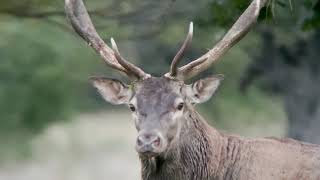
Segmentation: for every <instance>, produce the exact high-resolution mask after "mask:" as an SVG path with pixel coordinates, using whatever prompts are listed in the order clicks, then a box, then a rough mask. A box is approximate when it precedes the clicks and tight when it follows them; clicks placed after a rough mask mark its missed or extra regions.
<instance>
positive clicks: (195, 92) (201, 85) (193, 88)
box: [186, 74, 223, 103]
mask: <svg viewBox="0 0 320 180" xmlns="http://www.w3.org/2000/svg"><path fill="white" fill-rule="evenodd" d="M221 80H223V75H222V74H218V75H213V76H210V77H207V78H204V79H200V80H198V81H196V82H194V83H193V84H190V85H187V86H186V95H187V97H188V98H189V99H190V100H191V102H192V103H203V102H206V101H207V100H209V99H210V98H211V96H212V95H213V94H214V92H215V91H216V90H217V89H218V86H219V85H220V82H221Z"/></svg>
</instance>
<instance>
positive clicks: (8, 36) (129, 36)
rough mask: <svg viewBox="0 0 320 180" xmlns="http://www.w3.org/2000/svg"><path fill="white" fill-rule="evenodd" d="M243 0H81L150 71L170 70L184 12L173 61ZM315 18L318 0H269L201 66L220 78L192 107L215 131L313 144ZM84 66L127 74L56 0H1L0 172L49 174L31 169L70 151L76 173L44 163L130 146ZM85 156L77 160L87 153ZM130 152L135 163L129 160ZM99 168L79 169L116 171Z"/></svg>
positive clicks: (318, 23) (318, 106)
mask: <svg viewBox="0 0 320 180" xmlns="http://www.w3.org/2000/svg"><path fill="white" fill-rule="evenodd" d="M249 3H250V1H248V0H198V1H196V2H195V1H193V0H163V1H156V0H153V1H150V0H131V1H128V0H90V1H86V5H87V8H88V10H89V12H90V14H91V16H92V19H93V21H94V24H95V25H96V27H97V29H98V31H99V33H100V34H101V36H102V37H103V38H104V39H106V42H107V43H109V42H108V39H109V38H110V37H114V38H115V39H116V40H117V42H118V46H119V48H120V51H121V53H122V55H123V56H124V57H125V58H126V59H129V60H130V61H131V62H134V63H135V64H137V65H138V66H140V67H142V68H143V69H144V70H145V71H147V72H149V73H151V74H153V75H158V76H160V75H162V74H164V73H165V72H167V71H168V70H169V65H170V62H171V59H172V58H173V56H174V55H175V53H176V52H177V50H178V49H179V46H180V44H181V42H182V41H183V40H184V37H185V34H186V32H187V27H188V24H189V22H190V21H193V22H194V24H195V27H194V28H195V31H194V41H193V44H192V47H191V48H190V50H189V51H188V53H187V55H186V56H185V59H184V62H183V63H187V62H188V61H190V60H192V59H194V58H196V57H198V56H200V55H201V54H203V53H205V52H206V51H207V50H208V49H209V48H211V47H213V45H214V43H215V42H217V41H218V40H219V39H220V38H221V37H222V36H223V34H224V33H225V32H226V30H227V29H228V28H229V27H230V26H231V25H232V23H233V22H234V21H235V20H236V19H237V18H238V17H239V15H240V14H241V13H242V12H243V10H244V9H245V8H246V7H247V6H248V4H249ZM319 27H320V1H319V0H299V1H298V0H296V1H293V0H270V1H269V3H268V6H267V7H265V8H264V9H263V10H262V11H261V13H260V17H259V21H258V23H257V25H256V26H255V27H254V28H253V29H252V31H251V32H250V33H249V34H248V35H247V36H246V37H245V38H244V39H243V40H242V41H241V42H240V43H238V44H237V45H236V46H235V47H234V48H232V49H231V51H229V52H228V53H227V54H226V55H225V56H224V57H223V58H222V59H221V60H220V61H219V63H216V64H215V66H214V67H212V68H210V69H209V70H207V71H206V72H205V73H203V74H202V75H200V76H199V77H201V76H206V75H208V74H212V73H221V74H224V75H225V77H226V78H225V80H224V81H223V84H222V86H221V87H220V89H219V91H218V92H217V93H216V95H215V96H214V97H213V98H212V100H210V101H209V102H207V103H205V104H203V105H200V106H199V108H198V109H199V110H200V111H201V112H202V114H203V115H204V116H205V117H206V119H207V120H208V121H210V123H211V124H212V125H213V126H215V127H216V128H218V129H220V130H221V131H228V132H230V133H235V134H241V135H244V136H253V137H256V136H258V137H263V136H279V137H283V136H289V137H292V138H295V139H299V140H304V141H308V142H312V143H320V131H319V130H320V128H319V127H320V83H319V82H320V62H319V57H320V51H319V50H320V29H319ZM92 75H105V76H108V77H114V78H118V79H122V80H124V81H126V80H125V79H124V78H123V77H121V76H120V75H119V74H118V73H117V72H115V71H113V70H111V69H110V68H108V67H105V65H104V63H103V62H102V60H101V59H100V58H99V56H98V55H96V54H95V52H94V51H93V50H92V49H91V48H89V47H88V46H87V45H86V44H85V43H84V42H83V41H82V40H81V39H80V38H79V37H78V36H77V35H76V34H75V33H74V31H73V30H72V29H71V27H70V26H69V24H68V22H67V20H66V18H65V14H64V1H63V0H10V1H9V0H2V1H1V2H0V179H28V178H30V179H50V178H46V177H47V176H45V175H43V176H41V173H40V175H39V173H38V176H34V174H37V172H38V171H37V170H39V171H40V170H41V171H43V172H46V171H45V170H43V169H41V168H40V167H46V166H48V167H51V165H52V164H50V163H49V162H51V161H49V160H48V157H49V156H50V157H55V156H57V157H60V159H61V162H62V159H63V160H65V158H67V157H72V158H71V159H70V161H68V163H69V165H71V166H72V165H74V166H75V167H79V168H78V169H77V168H75V169H76V170H74V169H72V170H74V172H75V173H74V174H73V173H66V172H64V171H63V170H61V171H60V170H59V168H58V170H56V169H55V170H56V171H53V169H54V168H52V167H51V169H50V168H49V169H50V170H48V172H51V173H52V172H59V173H60V174H62V175H61V176H52V175H51V176H49V175H48V177H51V179H57V178H58V179H81V178H79V177H80V176H81V177H83V178H82V179H86V175H88V174H85V175H83V174H82V175H79V176H78V175H77V172H78V171H79V172H82V170H83V169H86V170H88V169H89V170H88V171H90V168H89V167H87V166H85V167H83V166H82V165H79V166H76V165H75V164H76V163H77V162H78V161H79V157H81V156H83V154H85V155H86V156H88V159H90V158H89V157H91V156H92V154H93V152H100V153H102V152H103V153H102V154H101V156H105V157H108V155H110V154H112V153H111V152H118V153H120V152H123V153H127V151H126V150H123V149H124V148H130V151H129V154H130V153H131V154H133V155H132V156H134V152H133V146H131V144H130V143H129V144H128V143H127V142H131V141H130V140H131V139H134V137H133V136H134V129H133V123H131V122H130V115H129V112H128V110H127V109H126V107H120V106H119V107H118V106H111V105H109V104H107V103H105V102H103V100H102V98H100V97H99V95H98V94H97V92H96V91H95V90H94V88H92V87H91V85H90V84H89V82H88V77H89V76H92ZM199 77H197V78H199ZM128 126H130V127H128ZM131 126H132V127H131ZM102 127H104V128H102ZM128 128H131V129H130V130H127V129H128ZM113 129H117V131H113ZM126 130H127V131H129V132H132V134H130V133H127V134H125V133H123V132H126ZM99 133H100V134H99ZM124 137H129V139H130V140H128V141H127V139H126V138H124ZM93 142H95V143H93ZM61 143H62V144H61ZM119 144H120V145H119ZM121 144H123V146H122V145H121ZM60 147H61V148H62V147H63V148H62V149H63V150H61V148H60ZM90 147H92V148H93V147H94V148H93V149H94V150H92V149H91V150H92V151H93V152H92V151H91V150H90ZM59 148H60V149H59ZM88 148H89V150H88ZM131 149H132V151H131ZM57 152H59V153H60V154H59V153H57ZM77 152H78V153H77ZM39 154H40V155H39ZM62 154H64V156H63V158H61V156H62ZM90 154H91V155H90ZM131 154H130V155H131ZM118 155H119V157H126V156H124V155H123V154H121V153H120V154H118ZM116 157H117V156H116ZM128 157H131V156H129V155H128ZM46 158H47V159H46ZM95 158H96V159H100V158H98V157H95ZM39 159H41V160H39ZM49 159H50V158H49ZM80 159H81V158H80ZM88 159H86V161H81V162H82V163H84V162H86V163H84V164H88V163H87V161H89V160H88ZM93 159H94V158H93ZM128 159H129V160H130V162H131V163H132V162H133V163H132V164H135V165H137V163H136V161H135V160H136V159H133V160H132V159H130V158H128ZM128 159H125V160H124V161H125V162H127V160H128ZM38 160H39V161H41V162H42V163H43V162H46V163H45V165H43V164H41V163H40V165H39V161H38ZM114 160H115V161H117V159H114ZM131 160H132V161H131ZM54 162H55V161H54ZM92 162H96V161H94V160H92ZM99 162H100V161H99ZM103 162H104V161H103ZM37 163H38V165H34V164H37ZM68 163H65V162H64V163H62V164H68ZM30 164H33V165H34V166H32V165H30ZM48 164H49V165H48ZM53 164H54V165H52V166H54V167H56V166H57V167H58V166H60V165H61V164H60V165H59V163H57V164H55V163H53ZM89 164H90V163H89ZM93 164H94V166H93V167H94V168H97V167H100V166H101V167H104V166H102V165H100V164H99V163H93ZM129 164H130V163H129ZM121 166H124V165H123V164H121ZM128 167H130V168H131V169H133V170H132V174H133V175H132V176H131V174H130V173H129V175H130V176H129V178H128V179H134V178H132V177H133V176H134V175H135V173H136V169H135V167H132V166H129V165H128ZM28 168H31V170H30V169H28ZM32 168H33V169H32ZM37 168H38V169H37ZM39 168H40V169H39ZM34 169H36V170H34ZM115 169H116V168H115ZM97 171H98V170H97ZM101 171H103V170H101ZM71 172H73V171H71ZM86 172H87V171H86ZM99 172H100V171H99ZM108 172H109V171H107V172H104V174H102V175H101V176H97V177H93V176H89V175H88V179H90V178H91V179H92V178H93V179H103V178H107V179H112V178H110V177H113V179H126V177H124V176H123V177H122V176H119V174H122V173H121V172H119V173H117V171H116V170H110V173H113V175H110V173H109V174H108ZM23 174H29V176H30V177H29V176H23ZM49 174H50V173H49ZM70 174H71V175H70ZM95 174H99V173H95ZM117 175H118V176H119V177H118V178H116V177H117ZM89 177H90V178H89ZM108 177H109V178H108ZM130 177H131V178H130Z"/></svg>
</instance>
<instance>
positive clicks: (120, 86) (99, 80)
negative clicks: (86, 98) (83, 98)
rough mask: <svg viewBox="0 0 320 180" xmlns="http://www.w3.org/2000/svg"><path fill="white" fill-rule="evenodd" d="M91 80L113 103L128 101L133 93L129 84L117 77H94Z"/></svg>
mask: <svg viewBox="0 0 320 180" xmlns="http://www.w3.org/2000/svg"><path fill="white" fill-rule="evenodd" d="M90 80H91V82H92V84H93V86H94V87H95V88H97V89H98V91H99V93H100V94H101V95H102V97H103V98H104V99H105V100H106V101H108V102H110V103H112V104H124V103H128V102H129V100H130V98H131V96H132V94H133V93H132V90H131V89H130V88H129V86H128V85H126V84H124V83H122V82H121V81H119V80H116V79H109V78H105V77H92V78H90Z"/></svg>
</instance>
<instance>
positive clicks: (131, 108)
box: [129, 104, 136, 112]
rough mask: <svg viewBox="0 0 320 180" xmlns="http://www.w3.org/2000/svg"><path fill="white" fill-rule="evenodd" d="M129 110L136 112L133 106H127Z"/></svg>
mask: <svg viewBox="0 0 320 180" xmlns="http://www.w3.org/2000/svg"><path fill="white" fill-rule="evenodd" d="M129 109H130V110H131V111H132V112H135V111H136V107H134V105H133V104H129Z"/></svg>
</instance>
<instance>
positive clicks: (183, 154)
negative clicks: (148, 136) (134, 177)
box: [140, 106, 230, 180]
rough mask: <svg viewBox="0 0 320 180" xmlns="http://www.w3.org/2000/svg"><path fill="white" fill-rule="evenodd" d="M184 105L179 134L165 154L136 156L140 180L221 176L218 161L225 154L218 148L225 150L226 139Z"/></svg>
mask: <svg viewBox="0 0 320 180" xmlns="http://www.w3.org/2000/svg"><path fill="white" fill-rule="evenodd" d="M188 108H189V110H188V111H187V112H186V113H185V116H184V119H182V121H183V123H182V127H181V132H180V135H179V137H178V138H176V140H175V141H173V142H171V145H170V147H169V149H168V151H167V152H166V154H164V155H161V156H158V157H154V158H147V157H140V160H141V164H142V179H143V180H160V179H161V180H164V179H165V180H199V179H201V180H207V179H216V178H218V177H221V176H223V175H221V174H220V173H218V172H221V171H220V170H219V169H220V168H223V169H225V167H226V166H227V165H226V164H220V162H222V161H221V158H223V159H224V160H225V159H227V157H226V156H228V154H224V153H222V150H223V149H226V147H225V146H224V144H226V143H225V142H226V141H227V139H228V138H225V137H224V136H223V135H221V134H220V133H219V132H218V131H216V130H215V129H214V128H212V127H211V126H209V125H208V124H207V122H206V121H204V120H203V118H202V117H201V116H200V115H199V114H198V113H197V112H196V111H195V110H194V109H193V107H191V106H189V107H188ZM227 144H228V143H227ZM229 155H230V154H229ZM225 162H228V161H225ZM225 173H226V172H225ZM218 179H219V178H218Z"/></svg>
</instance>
